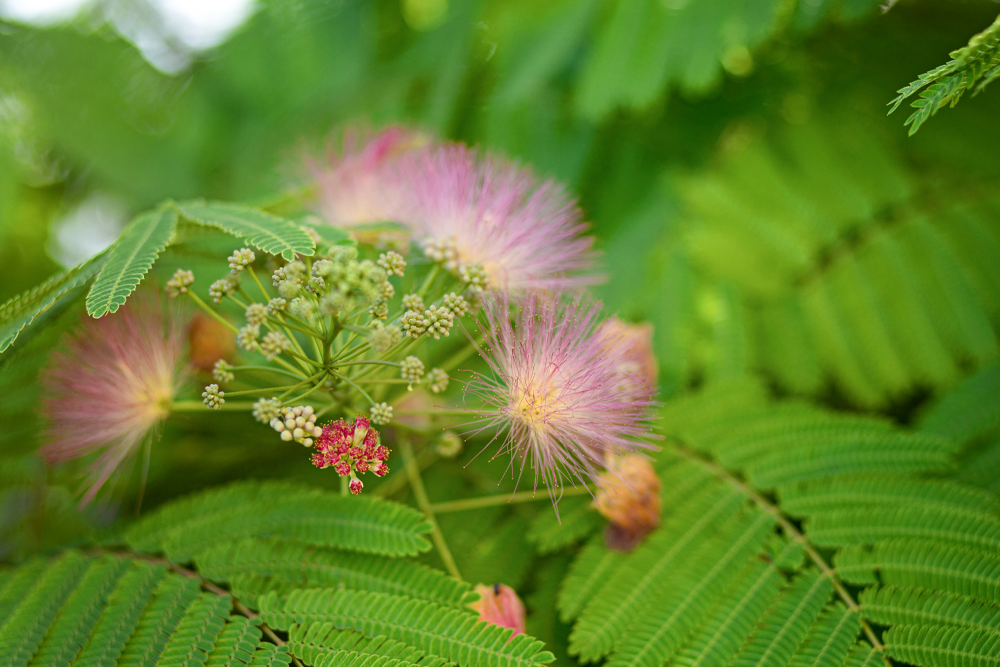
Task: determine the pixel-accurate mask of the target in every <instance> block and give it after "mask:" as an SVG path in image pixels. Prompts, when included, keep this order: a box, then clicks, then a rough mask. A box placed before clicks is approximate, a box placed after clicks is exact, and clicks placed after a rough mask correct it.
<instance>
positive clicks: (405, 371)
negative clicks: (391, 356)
mask: <svg viewBox="0 0 1000 667" xmlns="http://www.w3.org/2000/svg"><path fill="white" fill-rule="evenodd" d="M399 372H400V375H402V376H403V379H404V380H406V381H407V382H408V383H409V388H410V389H413V383H414V382H419V381H420V377H421V376H422V375H423V374H424V362H422V361H420V359H418V358H417V357H414V356H413V355H410V356H409V357H407V358H406V359H403V361H402V363H401V364H400V365H399Z"/></svg>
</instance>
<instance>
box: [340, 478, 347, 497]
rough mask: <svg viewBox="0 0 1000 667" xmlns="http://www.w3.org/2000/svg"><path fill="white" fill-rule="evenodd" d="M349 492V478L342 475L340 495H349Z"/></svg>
mask: <svg viewBox="0 0 1000 667" xmlns="http://www.w3.org/2000/svg"><path fill="white" fill-rule="evenodd" d="M348 493H349V490H348V484H347V478H346V477H341V478H340V495H342V496H346V495H348Z"/></svg>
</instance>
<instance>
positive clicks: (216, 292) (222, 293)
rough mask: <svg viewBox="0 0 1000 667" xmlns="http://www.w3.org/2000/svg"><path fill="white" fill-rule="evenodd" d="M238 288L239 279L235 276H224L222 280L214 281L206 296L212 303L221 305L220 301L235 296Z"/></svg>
mask: <svg viewBox="0 0 1000 667" xmlns="http://www.w3.org/2000/svg"><path fill="white" fill-rule="evenodd" d="M239 287H240V281H239V278H237V277H235V276H226V277H225V278H223V279H222V280H216V281H215V282H214V283H212V284H211V286H210V287H209V288H208V295H209V296H210V297H212V301H214V302H215V303H222V300H223V299H224V298H226V297H227V296H232V295H234V294H236V290H238V289H239Z"/></svg>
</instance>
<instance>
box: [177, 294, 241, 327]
mask: <svg viewBox="0 0 1000 667" xmlns="http://www.w3.org/2000/svg"><path fill="white" fill-rule="evenodd" d="M187 293H188V296H190V297H191V299H192V300H194V302H195V303H196V304H198V307H199V308H201V309H202V310H204V311H205V312H206V313H208V314H209V315H211V316H212V317H214V318H215V319H216V320H218V321H219V322H220V323H222V325H223V326H225V327H226V328H227V329H229V330H230V331H232V332H233V333H234V334H238V333H239V332H240V330H239V329H237V328H236V327H235V326H233V324H232V323H231V322H230V321H229V320H227V319H226V318H224V317H223V316H222V315H219V314H218V313H217V312H215V311H214V310H212V309H211V308H209V307H208V304H206V303H205V302H204V301H202V300H201V297H199V296H198V295H197V294H195V293H194V291H193V290H188V292H187Z"/></svg>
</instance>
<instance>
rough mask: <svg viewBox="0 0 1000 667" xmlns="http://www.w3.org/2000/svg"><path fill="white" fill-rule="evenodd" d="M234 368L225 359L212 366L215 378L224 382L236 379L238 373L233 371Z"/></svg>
mask: <svg viewBox="0 0 1000 667" xmlns="http://www.w3.org/2000/svg"><path fill="white" fill-rule="evenodd" d="M232 368H233V367H232V366H230V365H229V364H228V363H227V362H226V360H225V359H219V360H218V361H216V362H215V366H214V367H213V368H212V377H213V378H215V381H216V382H221V383H222V384H225V383H227V382H232V381H233V380H235V379H236V374H235V373H233V371H232Z"/></svg>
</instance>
